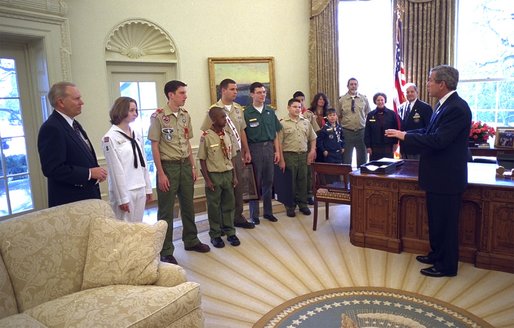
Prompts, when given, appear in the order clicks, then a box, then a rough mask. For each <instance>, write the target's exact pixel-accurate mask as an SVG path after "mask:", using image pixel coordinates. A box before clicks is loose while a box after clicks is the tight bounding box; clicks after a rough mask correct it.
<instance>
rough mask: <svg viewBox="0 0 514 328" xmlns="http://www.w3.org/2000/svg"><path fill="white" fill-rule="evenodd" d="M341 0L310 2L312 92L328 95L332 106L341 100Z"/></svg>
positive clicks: (310, 84) (313, 0)
mask: <svg viewBox="0 0 514 328" xmlns="http://www.w3.org/2000/svg"><path fill="white" fill-rule="evenodd" d="M338 3H339V0H311V17H310V34H309V89H310V93H311V98H312V97H314V95H315V94H316V93H318V92H323V93H325V94H326V95H327V97H328V99H329V101H330V106H332V107H334V106H335V101H336V100H337V99H338V98H339V53H338V33H337V29H338V27H337V5H338Z"/></svg>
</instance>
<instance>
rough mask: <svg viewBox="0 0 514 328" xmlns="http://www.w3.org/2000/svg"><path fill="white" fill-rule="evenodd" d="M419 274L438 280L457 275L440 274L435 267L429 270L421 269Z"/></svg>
mask: <svg viewBox="0 0 514 328" xmlns="http://www.w3.org/2000/svg"><path fill="white" fill-rule="evenodd" d="M420 272H421V274H422V275H425V276H428V277H433V278H440V277H455V276H456V275H457V273H448V272H442V271H439V270H437V269H436V268H435V267H433V266H431V267H429V268H425V269H421V271H420Z"/></svg>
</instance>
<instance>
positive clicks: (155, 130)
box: [148, 107, 193, 161]
mask: <svg viewBox="0 0 514 328" xmlns="http://www.w3.org/2000/svg"><path fill="white" fill-rule="evenodd" d="M192 137H193V129H192V126H191V117H190V116H189V114H188V112H187V111H186V110H185V109H184V108H179V110H178V113H177V116H175V115H174V114H173V113H172V111H171V109H169V108H168V107H165V108H164V109H162V108H159V109H157V110H156V111H155V112H154V113H153V114H152V116H151V117H150V128H149V129H148V139H150V140H152V141H158V142H159V151H160V153H161V160H165V161H166V160H168V161H170V160H172V161H173V160H181V159H183V158H186V157H189V139H191V138H192Z"/></svg>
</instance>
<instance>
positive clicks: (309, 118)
mask: <svg viewBox="0 0 514 328" xmlns="http://www.w3.org/2000/svg"><path fill="white" fill-rule="evenodd" d="M302 116H303V117H305V119H306V120H307V121H309V122H310V123H311V125H312V128H313V129H314V132H318V131H319V130H320V127H319V125H318V122H316V115H314V113H313V112H312V111H311V110H310V109H306V110H305V111H304V112H302Z"/></svg>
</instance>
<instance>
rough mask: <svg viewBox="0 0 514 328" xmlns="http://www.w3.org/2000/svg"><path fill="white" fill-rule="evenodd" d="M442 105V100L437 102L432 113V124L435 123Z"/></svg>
mask: <svg viewBox="0 0 514 328" xmlns="http://www.w3.org/2000/svg"><path fill="white" fill-rule="evenodd" d="M440 106H441V103H440V102H437V104H435V110H434V113H433V114H432V117H431V118H430V124H432V123H434V121H435V118H436V117H437V115H438V114H439V107H440Z"/></svg>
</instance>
